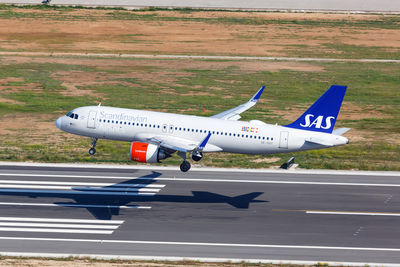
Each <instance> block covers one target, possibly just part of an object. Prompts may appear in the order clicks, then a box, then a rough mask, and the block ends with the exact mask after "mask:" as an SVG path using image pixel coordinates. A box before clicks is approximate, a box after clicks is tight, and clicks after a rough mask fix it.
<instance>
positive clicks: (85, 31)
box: [0, 9, 400, 56]
mask: <svg viewBox="0 0 400 267" xmlns="http://www.w3.org/2000/svg"><path fill="white" fill-rule="evenodd" d="M14 11H16V12H19V13H27V12H29V10H24V9H16V10H14ZM34 12H35V13H38V14H40V13H42V17H41V18H29V17H27V18H23V19H15V18H1V19H0V43H1V49H2V50H12V51H17V50H29V51H49V50H51V51H70V52H72V51H74V52H78V51H86V52H89V51H91V52H99V51H113V52H121V53H123V52H134V53H161V54H205V55H209V54H218V55H227V54H229V55H231V54H232V55H248V56H251V55H254V56H256V55H257V56H285V55H287V48H288V47H291V46H298V45H301V46H310V47H318V46H320V45H323V44H326V43H333V42H335V43H336V42H338V43H342V44H349V45H359V46H367V47H387V48H391V49H393V48H396V49H397V48H400V38H399V34H398V30H397V29H378V28H374V27H370V28H354V27H352V26H348V27H347V26H344V27H331V26H323V25H322V26H321V25H317V26H310V25H303V24H296V23H294V24H293V25H288V26H284V27H283V26H282V24H279V23H270V24H263V25H251V24H250V25H242V24H235V23H212V22H208V21H207V19H236V18H247V19H267V20H275V21H280V20H284V21H288V22H290V21H297V20H306V21H307V20H309V21H316V20H323V21H340V20H348V21H358V20H370V21H374V20H379V18H381V16H380V15H361V14H360V15H357V14H318V13H311V14H310V13H273V12H259V13H249V12H217V11H213V12H211V11H210V12H190V13H184V12H177V11H157V12H145V13H144V12H136V13H135V14H137V15H146V16H152V15H154V16H156V17H155V18H154V19H147V20H123V19H122V20H119V19H115V18H111V15H110V14H109V13H110V11H106V10H77V11H71V12H69V13H68V16H71V18H73V17H74V16H75V17H76V16H78V17H79V16H80V17H79V18H78V19H70V20H59V19H57V18H56V17H55V15H54V14H52V13H51V11H40V10H34ZM120 12H121V13H123V14H125V13H124V12H125V11H120ZM126 12H128V11H126ZM43 14H44V15H43ZM125 15H126V14H125ZM86 16H90V18H93V19H87V20H85V19H82V17H86ZM160 17H161V18H165V17H167V18H169V17H173V18H174V19H173V20H162V19H158V18H160ZM176 17H178V18H180V19H182V18H191V20H183V21H181V20H180V19H178V20H176Z"/></svg>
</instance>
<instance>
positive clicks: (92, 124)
mask: <svg viewBox="0 0 400 267" xmlns="http://www.w3.org/2000/svg"><path fill="white" fill-rule="evenodd" d="M96 116H97V111H93V110H91V111H89V116H88V122H87V127H88V128H93V129H94V128H96Z"/></svg>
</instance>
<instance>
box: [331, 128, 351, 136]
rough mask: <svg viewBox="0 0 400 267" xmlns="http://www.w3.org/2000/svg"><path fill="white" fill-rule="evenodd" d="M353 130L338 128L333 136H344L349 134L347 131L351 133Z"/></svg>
mask: <svg viewBox="0 0 400 267" xmlns="http://www.w3.org/2000/svg"><path fill="white" fill-rule="evenodd" d="M350 129H351V128H337V129H335V130H333V132H332V134H334V135H343V134H345V133H347V131H349V130H350Z"/></svg>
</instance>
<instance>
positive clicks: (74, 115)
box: [66, 111, 78, 120]
mask: <svg viewBox="0 0 400 267" xmlns="http://www.w3.org/2000/svg"><path fill="white" fill-rule="evenodd" d="M66 116H67V117H70V118H71V119H75V120H77V119H78V114H75V113H73V112H72V111H70V112H68V113H67V115H66Z"/></svg>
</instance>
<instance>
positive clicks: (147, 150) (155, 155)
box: [130, 142, 171, 163]
mask: <svg viewBox="0 0 400 267" xmlns="http://www.w3.org/2000/svg"><path fill="white" fill-rule="evenodd" d="M130 154H131V160H133V161H137V162H147V163H157V162H160V160H162V159H166V158H169V157H171V155H170V154H168V153H166V152H165V151H164V150H163V149H162V148H160V147H159V146H157V145H153V144H148V143H140V142H132V143H131V151H130Z"/></svg>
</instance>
